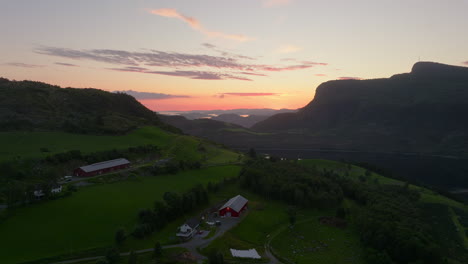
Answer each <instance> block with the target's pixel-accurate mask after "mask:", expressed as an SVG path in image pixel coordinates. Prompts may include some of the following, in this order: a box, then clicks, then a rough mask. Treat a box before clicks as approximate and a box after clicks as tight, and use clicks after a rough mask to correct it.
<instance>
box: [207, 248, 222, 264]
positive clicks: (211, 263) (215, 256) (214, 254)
mask: <svg viewBox="0 0 468 264" xmlns="http://www.w3.org/2000/svg"><path fill="white" fill-rule="evenodd" d="M208 264H224V257H223V254H222V253H221V252H219V251H214V250H213V251H211V252H210V255H209V256H208Z"/></svg>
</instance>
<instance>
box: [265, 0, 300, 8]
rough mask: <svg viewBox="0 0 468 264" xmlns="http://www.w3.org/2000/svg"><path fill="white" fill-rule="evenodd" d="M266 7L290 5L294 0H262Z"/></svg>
mask: <svg viewBox="0 0 468 264" xmlns="http://www.w3.org/2000/svg"><path fill="white" fill-rule="evenodd" d="M262 2H263V6H264V7H277V6H285V5H289V4H291V3H292V2H293V0H262Z"/></svg>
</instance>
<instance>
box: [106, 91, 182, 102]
mask: <svg viewBox="0 0 468 264" xmlns="http://www.w3.org/2000/svg"><path fill="white" fill-rule="evenodd" d="M114 93H125V94H128V95H131V96H133V97H135V99H138V100H162V99H172V98H190V97H191V96H188V95H175V94H164V93H149V92H137V91H133V90H127V91H114Z"/></svg>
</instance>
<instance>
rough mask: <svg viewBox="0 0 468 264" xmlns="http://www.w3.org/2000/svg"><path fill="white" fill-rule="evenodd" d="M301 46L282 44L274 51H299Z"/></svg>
mask: <svg viewBox="0 0 468 264" xmlns="http://www.w3.org/2000/svg"><path fill="white" fill-rule="evenodd" d="M301 50H302V48H301V47H298V46H295V45H284V46H281V47H279V48H278V49H277V50H276V52H278V53H294V52H298V51H301Z"/></svg>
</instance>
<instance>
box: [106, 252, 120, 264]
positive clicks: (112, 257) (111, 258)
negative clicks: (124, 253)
mask: <svg viewBox="0 0 468 264" xmlns="http://www.w3.org/2000/svg"><path fill="white" fill-rule="evenodd" d="M106 260H107V263H109V264H114V263H118V262H119V260H120V253H119V251H118V250H117V248H111V249H109V250H108V251H107V253H106Z"/></svg>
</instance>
